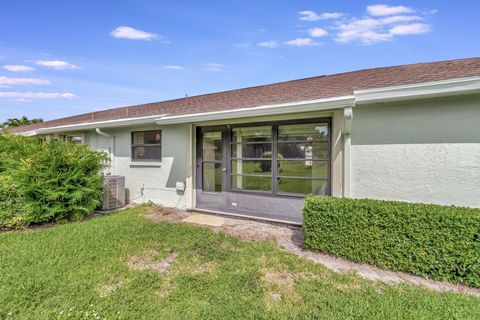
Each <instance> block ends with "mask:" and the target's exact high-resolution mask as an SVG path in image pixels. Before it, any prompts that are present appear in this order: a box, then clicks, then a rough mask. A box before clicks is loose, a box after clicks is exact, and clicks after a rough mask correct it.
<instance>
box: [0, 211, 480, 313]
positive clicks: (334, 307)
mask: <svg viewBox="0 0 480 320" xmlns="http://www.w3.org/2000/svg"><path fill="white" fill-rule="evenodd" d="M144 212H145V208H138V209H130V210H126V211H120V212H117V213H114V214H111V215H108V216H104V217H99V218H93V219H90V220H88V221H85V222H79V223H72V224H66V225H59V226H56V227H53V228H47V229H38V230H35V231H27V232H9V233H3V234H0V319H241V318H246V319H282V318H290V319H291V318H298V319H300V318H301V319H478V316H479V315H480V299H478V298H473V297H467V296H463V295H458V294H450V293H436V292H431V291H428V290H423V289H419V288H415V287H411V286H407V285H401V286H388V285H384V284H380V283H374V282H368V281H365V280H362V279H360V278H359V277H356V276H353V275H342V274H335V273H333V272H331V271H328V270H327V269H325V268H324V267H322V266H319V265H315V264H314V263H312V262H309V261H306V260H303V259H301V258H298V257H296V256H294V255H292V254H288V253H285V252H283V251H281V250H280V249H278V248H277V247H276V245H274V244H273V243H270V242H261V243H250V242H243V241H240V240H237V239H235V238H231V237H227V236H225V235H223V234H213V233H212V232H211V231H209V230H208V229H205V228H199V227H195V226H191V225H185V224H168V223H159V224H156V223H153V222H150V221H148V220H146V219H144V218H143V217H142V214H143V213H144ZM152 250H155V252H157V254H156V256H155V257H154V258H155V259H163V258H165V257H167V256H172V253H174V254H176V260H174V262H173V264H172V265H171V266H170V271H171V272H170V273H168V274H162V273H159V272H157V271H152V270H134V269H129V267H127V264H126V263H125V262H126V261H129V257H131V256H133V255H142V254H143V253H145V252H152Z"/></svg>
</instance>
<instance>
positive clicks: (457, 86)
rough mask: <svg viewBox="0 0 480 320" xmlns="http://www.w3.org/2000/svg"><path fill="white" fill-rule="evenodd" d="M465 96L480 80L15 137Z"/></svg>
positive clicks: (75, 126) (479, 89)
mask: <svg viewBox="0 0 480 320" xmlns="http://www.w3.org/2000/svg"><path fill="white" fill-rule="evenodd" d="M466 94H480V76H478V77H467V78H453V79H448V80H440V81H431V82H422V83H416V84H408V85H401V86H390V87H381V88H373V89H366V90H355V91H354V94H353V95H347V96H339V97H330V98H323V99H317V100H305V101H296V102H289V103H282V104H274V105H263V106H258V107H251V108H240V109H234V110H225V111H213V112H204V113H191V114H185V115H178V116H169V115H168V114H163V115H153V116H146V117H136V118H127V119H116V120H106V121H97V122H87V123H79V124H72V125H64V126H56V127H50V128H39V129H36V130H32V131H28V132H23V133H18V134H20V135H25V136H31V135H38V134H50V133H58V132H72V131H84V130H93V129H96V128H114V127H124V126H131V125H139V124H158V125H165V124H180V123H196V122H204V121H212V120H224V119H232V118H247V117H258V116H266V115H280V114H288V113H298V112H309V111H326V110H333V109H339V108H346V107H356V106H364V105H372V104H377V103H385V102H394V101H407V100H419V99H429V98H439V97H447V96H455V95H466ZM292 107H295V108H292Z"/></svg>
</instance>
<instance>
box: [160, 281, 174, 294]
mask: <svg viewBox="0 0 480 320" xmlns="http://www.w3.org/2000/svg"><path fill="white" fill-rule="evenodd" d="M174 289H175V284H174V283H173V281H172V280H171V279H167V281H165V283H163V284H162V287H161V288H160V290H158V291H157V296H158V297H159V298H160V299H165V298H167V297H168V296H169V295H170V293H171V292H172V291H173V290H174Z"/></svg>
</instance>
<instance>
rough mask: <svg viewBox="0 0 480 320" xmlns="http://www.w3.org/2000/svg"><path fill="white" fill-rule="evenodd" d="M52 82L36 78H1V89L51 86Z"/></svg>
mask: <svg viewBox="0 0 480 320" xmlns="http://www.w3.org/2000/svg"><path fill="white" fill-rule="evenodd" d="M49 84H50V81H49V80H45V79H35V78H9V77H4V76H0V88H8V87H10V86H28V85H32V86H41V85H49Z"/></svg>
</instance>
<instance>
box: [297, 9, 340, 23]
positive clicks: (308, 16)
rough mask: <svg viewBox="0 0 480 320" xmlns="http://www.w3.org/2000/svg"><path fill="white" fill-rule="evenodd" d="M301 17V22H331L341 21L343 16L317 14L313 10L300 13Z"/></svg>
mask: <svg viewBox="0 0 480 320" xmlns="http://www.w3.org/2000/svg"><path fill="white" fill-rule="evenodd" d="M298 14H299V15H300V20H303V21H317V20H329V19H339V18H341V17H342V16H343V13H341V12H324V13H321V14H317V13H316V12H315V11H312V10H304V11H300V12H299V13H298Z"/></svg>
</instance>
